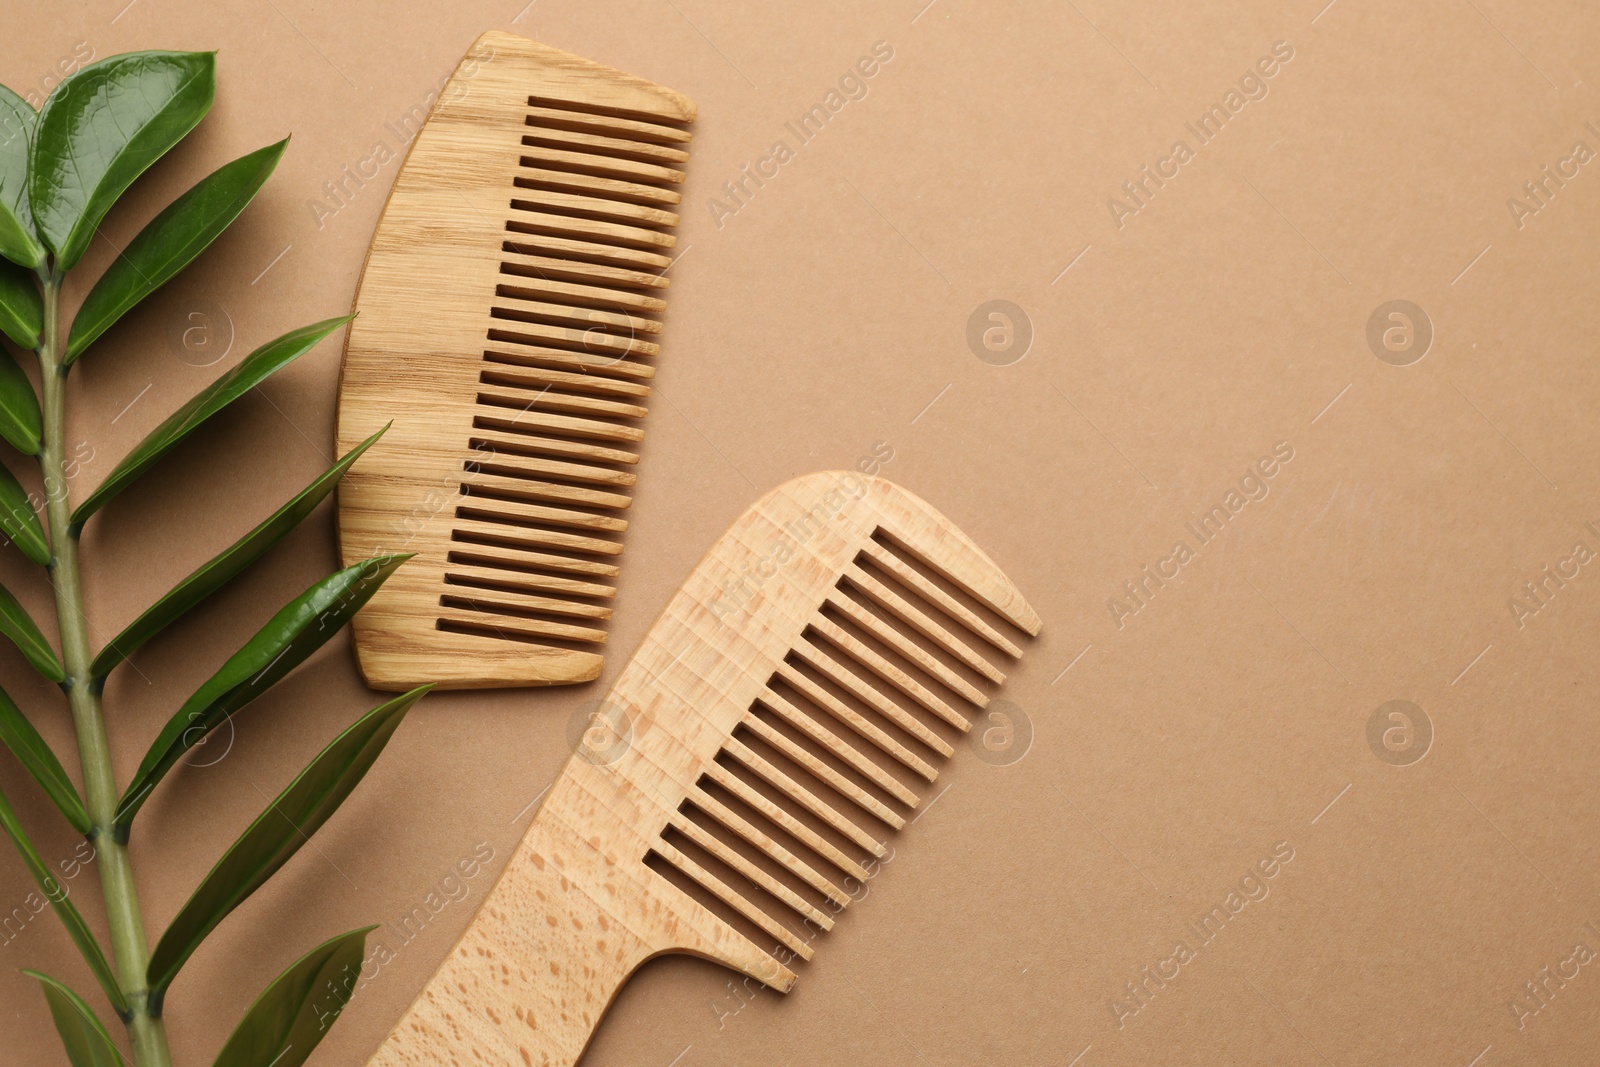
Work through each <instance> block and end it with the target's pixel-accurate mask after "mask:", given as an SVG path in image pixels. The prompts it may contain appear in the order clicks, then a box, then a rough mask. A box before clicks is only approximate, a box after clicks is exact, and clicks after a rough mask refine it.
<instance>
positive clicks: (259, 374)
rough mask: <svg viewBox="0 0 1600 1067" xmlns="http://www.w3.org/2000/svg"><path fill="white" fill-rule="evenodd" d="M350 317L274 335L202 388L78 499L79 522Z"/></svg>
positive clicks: (74, 516)
mask: <svg viewBox="0 0 1600 1067" xmlns="http://www.w3.org/2000/svg"><path fill="white" fill-rule="evenodd" d="M350 319H351V316H349V315H341V316H339V317H338V318H336V319H325V320H324V321H322V322H319V323H316V324H314V325H311V326H302V327H301V328H300V329H298V330H291V331H289V332H288V333H286V334H284V335H283V336H282V337H279V338H278V339H277V340H274V341H268V342H267V343H266V344H264V345H262V346H261V347H260V348H258V349H256V350H255V351H254V352H252V353H250V354H249V355H248V356H246V357H244V359H243V360H241V361H240V362H239V365H238V366H237V367H234V368H233V369H232V370H230V371H228V373H226V374H224V375H223V376H222V377H220V378H218V379H217V380H216V381H214V382H212V383H211V384H210V385H208V386H207V387H206V388H205V389H203V390H201V392H200V393H199V395H198V396H196V397H195V398H194V399H192V400H190V401H189V402H188V403H187V404H185V405H183V407H181V408H179V409H178V410H177V411H174V412H173V413H172V414H171V415H169V416H168V417H167V420H166V421H165V422H163V423H162V424H161V425H160V426H157V427H156V428H155V429H154V430H152V431H150V434H149V436H147V437H146V438H145V439H144V440H143V441H140V442H139V443H138V445H136V446H135V447H134V449H133V451H132V452H129V453H128V454H127V455H126V456H124V457H123V459H122V462H121V463H118V464H117V465H116V467H115V469H113V470H112V472H111V473H110V474H108V475H107V476H106V480H105V481H103V482H101V483H100V485H99V487H98V488H97V489H95V491H94V492H93V493H90V494H89V499H87V500H85V501H84V502H83V503H82V504H79V505H78V509H77V510H76V511H74V512H73V513H72V521H73V523H74V524H81V523H82V522H83V521H84V520H85V519H87V518H88V517H89V516H91V515H93V514H94V513H95V512H97V511H99V510H100V508H101V507H102V506H103V505H104V504H105V503H106V501H108V500H110V499H111V498H112V497H114V496H116V495H117V494H118V493H120V492H122V490H124V489H126V488H127V487H128V486H129V485H130V484H131V483H132V482H133V481H134V480H135V479H137V478H138V477H139V475H141V474H143V473H144V472H145V471H147V470H149V469H150V468H151V467H153V466H155V464H156V461H157V460H159V459H160V458H161V457H162V456H164V455H166V454H167V452H168V451H170V450H171V449H172V447H173V446H174V445H176V444H177V443H178V442H179V441H182V440H183V439H184V438H185V437H187V436H188V435H189V433H190V432H191V431H192V430H194V428H195V427H197V426H199V425H200V424H201V423H203V422H205V421H206V420H207V419H209V418H210V417H211V416H213V415H215V414H216V413H217V412H219V411H221V410H222V409H223V408H225V407H227V406H228V405H229V404H231V403H233V402H234V401H235V400H237V399H239V398H240V397H241V396H243V395H244V394H245V393H247V392H249V391H250V390H251V389H253V388H255V387H256V386H257V385H260V384H261V383H262V382H263V381H265V380H266V379H267V378H268V377H270V376H271V375H272V374H274V373H275V372H277V371H279V370H281V369H283V368H284V367H286V366H288V365H289V364H290V363H293V362H294V361H295V360H297V359H299V358H300V357H301V356H303V355H305V354H306V353H307V352H309V351H311V349H312V348H314V347H315V346H316V344H317V342H319V341H321V340H322V339H323V338H324V337H327V336H328V335H329V334H330V333H332V332H333V331H334V330H337V329H338V328H339V327H341V326H343V325H344V324H345V323H347V322H349V321H350Z"/></svg>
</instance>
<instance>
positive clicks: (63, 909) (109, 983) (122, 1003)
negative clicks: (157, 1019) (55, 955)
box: [0, 793, 128, 1015]
mask: <svg viewBox="0 0 1600 1067" xmlns="http://www.w3.org/2000/svg"><path fill="white" fill-rule="evenodd" d="M0 830H4V831H5V832H6V834H7V835H8V836H9V837H10V838H11V843H12V844H14V845H16V846H17V852H19V853H20V854H21V855H22V862H23V863H24V864H25V865H26V866H27V868H28V873H29V874H31V875H33V880H34V882H35V883H36V884H37V885H38V886H39V892H41V893H43V894H44V896H45V899H46V900H48V901H49V902H50V907H51V908H53V909H55V913H56V917H57V918H59V919H60V920H61V925H63V926H65V927H66V928H67V935H68V936H69V937H71V938H72V941H73V944H75V945H77V946H78V951H79V952H80V953H82V954H83V958H84V961H85V962H86V963H88V964H89V969H90V970H91V971H93V972H94V976H95V980H96V981H98V982H99V983H100V988H101V989H103V990H105V994H106V998H107V999H108V1000H110V1001H111V1005H112V1007H114V1008H116V1009H117V1013H118V1014H119V1015H126V1014H127V1012H128V1002H127V1000H126V999H125V998H124V997H123V995H122V990H121V989H120V988H119V987H118V986H117V980H116V978H115V977H114V976H113V975H112V973H111V965H110V964H109V963H107V962H106V954H105V953H104V952H102V951H100V944H99V942H97V941H96V940H95V939H94V934H92V933H90V932H89V927H88V926H87V925H86V924H85V923H84V921H83V916H82V915H79V914H78V909H77V908H76V907H74V906H73V903H72V901H71V900H69V899H67V887H66V886H64V885H62V884H61V883H60V882H58V881H56V879H55V876H54V875H52V874H51V873H50V868H48V867H46V866H45V864H44V860H42V859H40V858H39V852H38V850H37V849H35V848H34V847H33V842H31V841H29V840H28V835H27V833H26V832H24V831H23V829H22V824H21V823H19V822H17V813H16V812H14V811H12V810H11V802H10V801H8V800H7V799H6V796H5V794H4V793H0Z"/></svg>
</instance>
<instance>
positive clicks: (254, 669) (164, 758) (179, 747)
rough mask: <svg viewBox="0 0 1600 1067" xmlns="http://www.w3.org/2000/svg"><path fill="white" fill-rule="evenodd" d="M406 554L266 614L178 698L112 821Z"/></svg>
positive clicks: (332, 628) (326, 632)
mask: <svg viewBox="0 0 1600 1067" xmlns="http://www.w3.org/2000/svg"><path fill="white" fill-rule="evenodd" d="M410 558H411V557H410V556H377V557H375V558H373V559H369V560H364V561H362V562H361V563H357V564H356V565H355V566H353V567H346V568H345V569H344V570H342V571H339V572H338V573H336V574H332V575H330V576H328V577H327V578H324V579H323V580H322V581H320V582H318V583H317V584H316V585H314V586H312V587H311V588H310V589H308V590H306V591H305V592H304V593H302V594H301V595H300V596H299V597H297V598H295V599H294V600H293V601H291V602H290V603H289V604H288V606H286V607H285V608H284V609H283V610H282V611H279V612H278V614H276V615H274V616H273V617H272V620H271V621H270V622H268V623H267V624H266V625H265V626H263V627H262V628H261V630H260V631H259V632H258V633H257V634H256V635H255V636H254V637H252V638H251V639H250V640H249V641H248V642H246V643H245V646H244V647H243V648H241V649H240V650H239V651H238V652H235V653H234V654H233V656H232V657H231V658H230V659H229V660H228V662H226V663H224V664H223V665H222V667H221V669H219V670H218V671H217V673H216V674H214V675H212V676H211V678H210V679H209V680H208V681H207V682H206V683H205V684H204V685H202V686H201V687H200V688H199V689H197V690H196V691H195V694H194V696H192V697H190V698H189V699H188V700H186V701H184V704H183V707H181V708H179V709H178V711H177V713H176V714H175V715H173V716H172V718H171V719H170V720H168V722H167V725H166V726H165V727H163V728H162V730H161V734H160V736H158V737H157V738H156V740H155V743H154V744H153V745H151V746H150V751H149V752H147V753H145V757H144V762H143V763H141V764H139V769H138V771H137V772H135V774H134V776H133V780H132V781H131V782H129V783H128V789H127V792H125V793H123V795H122V801H121V803H120V804H119V805H118V809H117V820H116V824H117V826H119V827H124V828H125V827H127V826H129V825H131V824H132V823H133V817H134V816H135V815H137V814H138V812H139V809H140V808H141V807H142V806H143V805H144V802H145V800H146V799H147V798H148V797H149V795H150V792H151V791H152V790H153V789H155V787H156V785H157V784H158V783H159V782H160V781H161V779H162V778H163V777H164V776H165V775H166V773H167V771H169V770H171V769H172V765H173V764H175V763H177V762H178V760H179V759H181V758H182V757H183V754H184V753H185V752H187V751H189V749H191V748H192V747H194V746H195V745H197V744H199V743H200V741H201V740H203V739H204V738H205V736H206V734H208V733H210V732H211V731H212V730H214V729H216V728H217V727H218V726H220V725H221V724H222V723H223V722H225V721H226V720H227V719H228V717H229V716H230V715H232V714H233V713H234V712H236V711H238V710H239V709H240V708H242V707H244V706H245V705H246V704H249V703H250V702H251V701H252V700H254V699H255V698H256V697H258V696H260V695H261V694H262V693H265V692H266V691H267V690H268V689H270V688H272V686H274V685H275V684H277V682H278V680H279V679H280V678H282V677H283V676H284V675H286V674H288V673H289V672H290V671H292V670H294V669H295V668H296V667H298V666H299V665H300V664H301V663H303V662H305V660H306V658H307V657H308V656H310V655H311V653H313V652H315V651H316V650H317V649H319V648H321V647H322V646H323V645H324V644H325V643H326V642H327V641H328V639H329V638H331V637H332V636H333V635H334V634H336V633H338V632H339V631H340V630H341V629H342V628H343V627H344V624H345V623H347V622H349V621H350V617H351V616H352V615H354V614H355V613H356V612H357V611H359V610H360V609H361V607H362V605H364V604H365V603H366V602H367V601H368V600H370V599H371V598H372V594H373V593H376V592H377V591H378V587H379V586H381V585H382V584H383V583H384V582H385V581H386V580H387V579H388V577H389V575H390V574H392V573H394V569H395V568H396V567H398V566H399V565H400V564H402V563H404V562H405V561H406V560H408V559H410Z"/></svg>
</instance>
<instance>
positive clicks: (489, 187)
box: [338, 31, 694, 689]
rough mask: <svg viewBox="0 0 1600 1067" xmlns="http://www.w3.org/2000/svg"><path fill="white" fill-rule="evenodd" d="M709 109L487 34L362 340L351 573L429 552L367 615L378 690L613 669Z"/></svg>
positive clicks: (349, 351) (365, 636) (431, 127)
mask: <svg viewBox="0 0 1600 1067" xmlns="http://www.w3.org/2000/svg"><path fill="white" fill-rule="evenodd" d="M693 119H694V105H693V104H692V103H690V102H689V101H688V100H687V99H685V98H684V97H682V96H680V95H679V94H677V93H674V92H672V91H670V90H668V89H663V88H661V87H660V86H657V85H653V84H651V83H649V82H646V81H644V80H642V79H640V78H635V77H632V76H630V75H627V74H623V73H622V72H620V71H616V70H612V69H611V68H609V67H604V66H601V65H600V64H598V63H592V62H590V61H588V60H586V59H581V58H579V57H577V56H574V55H569V54H568V53H566V52H562V51H558V50H557V49H554V48H549V47H546V46H544V45H541V44H538V43H536V42H533V41H529V40H527V39H525V38H522V37H517V36H515V35H513V34H509V33H502V32H498V31H496V32H490V33H486V34H484V35H483V36H482V37H480V38H479V39H478V41H477V43H476V44H475V45H474V46H473V47H472V49H471V50H470V51H469V52H468V53H467V55H466V56H465V57H464V58H463V59H462V61H461V64H460V66H459V67H458V68H457V69H456V72H455V74H454V76H452V77H451V79H450V81H449V82H448V83H447V84H446V85H445V87H444V89H443V90H442V91H441V93H440V95H439V98H438V100H437V101H436V102H435V104H434V106H433V110H432V111H431V113H430V114H429V116H428V119H427V121H426V123H424V125H423V126H422V128H421V130H420V131H419V133H418V134H417V137H416V139H415V141H414V142H413V144H412V146H411V150H410V153H409V155H408V156H407V157H406V161H405V164H404V165H403V166H402V167H401V169H400V172H399V174H398V175H397V176H396V177H395V183H394V188H393V190H392V191H391V193H390V196H389V201H388V204H387V205H386V206H385V207H384V211H383V216H382V218H380V219H379V221H378V226H377V230H376V231H375V233H374V235H373V238H372V244H371V247H370V249H369V251H368V253H367V261H366V266H365V267H364V269H363V271H362V277H361V285H360V288H359V290H358V292H357V295H356V301H355V310H356V312H357V316H356V319H355V321H354V322H353V323H352V324H351V326H350V331H349V336H348V339H347V341H346V344H345V356H344V364H343V369H342V372H341V376H340V383H339V416H338V440H339V447H340V449H341V451H342V450H346V449H349V448H352V447H354V445H355V444H356V443H359V442H360V441H363V440H365V439H366V438H367V437H368V436H369V435H370V434H372V433H373V432H374V431H375V430H377V429H378V428H380V427H381V426H383V425H384V424H385V423H389V422H392V423H393V425H392V427H391V428H390V430H389V432H388V433H387V434H385V435H384V437H383V438H382V439H381V440H380V441H379V442H378V443H377V444H375V445H373V446H372V448H371V449H369V450H368V451H367V453H366V454H365V455H364V456H363V457H362V459H361V462H360V463H358V464H356V465H355V468H354V469H352V470H351V471H350V473H349V474H347V475H346V476H345V479H344V482H343V484H342V485H341V486H340V489H339V531H340V533H339V539H340V549H341V552H342V554H343V556H344V558H345V559H347V560H350V561H352V562H353V561H356V560H361V559H366V558H368V557H369V556H370V555H371V554H372V553H373V552H375V551H379V552H383V551H388V552H395V551H405V552H412V553H415V554H416V556H415V558H414V559H413V560H412V561H411V562H410V563H408V564H407V565H406V567H405V572H404V574H397V575H396V576H395V578H394V580H393V581H391V582H388V583H386V585H385V587H384V588H383V589H382V590H380V592H379V594H378V595H376V596H374V597H373V599H372V601H371V602H370V603H369V604H368V605H367V606H366V608H365V609H364V610H363V611H362V612H361V613H360V614H359V615H358V616H357V618H356V621H355V624H354V626H353V630H354V636H355V646H356V654H357V659H358V661H359V663H360V666H361V671H362V674H363V675H364V676H365V677H366V679H367V682H368V683H369V684H371V685H372V686H374V687H376V688H379V689H407V688H410V687H411V686H412V685H413V684H415V683H418V682H420V681H421V680H424V679H426V680H430V681H436V682H438V683H439V684H440V685H441V686H443V687H446V688H477V687H488V686H520V685H554V684H564V683H571V682H582V681H588V680H590V679H592V678H594V677H596V676H597V675H598V674H599V672H600V666H601V655H600V647H601V645H602V643H603V642H604V640H605V626H606V622H607V620H608V619H609V618H610V614H611V610H610V608H609V606H608V603H609V599H610V598H611V596H612V594H613V585H612V580H613V579H614V578H615V577H616V575H617V573H618V564H617V557H618V555H619V554H620V553H621V551H622V545H621V541H620V535H621V533H622V531H623V530H625V529H626V528H627V522H626V520H625V519H623V518H622V514H623V513H624V511H625V509H626V508H627V507H628V505H629V503H630V501H631V492H632V489H633V486H634V484H635V474H634V465H635V463H636V462H637V460H638V453H637V451H636V448H637V445H638V442H639V441H640V439H641V438H642V436H643V431H642V429H641V428H640V425H639V424H640V421H641V419H642V418H643V417H644V415H645V412H646V404H647V400H648V398H649V396H650V384H649V383H650V379H651V377H652V376H653V375H654V374H655V368H654V366H653V365H652V360H653V357H654V356H655V355H656V354H657V351H658V346H657V343H656V337H657V335H658V334H659V332H660V329H661V312H662V311H663V309H664V308H665V306H666V304H665V301H664V300H663V299H662V295H663V293H664V292H665V290H666V287H667V279H666V278H665V277H664V276H663V275H664V274H665V272H666V270H667V268H668V267H669V266H670V265H671V262H672V260H671V258H670V257H671V255H672V251H671V250H672V247H673V244H674V242H675V238H674V236H673V233H672V231H673V229H674V228H675V227H676V226H677V223H678V216H677V214H676V213H675V210H674V209H675V206H676V205H677V204H678V202H679V193H678V191H677V187H678V185H679V183H681V181H682V180H683V173H682V170H681V168H682V166H683V164H684V163H685V161H686V160H687V158H688V155H687V151H686V149H687V147H688V141H689V133H688V129H687V126H688V124H689V123H690V122H691V121H692V120H693Z"/></svg>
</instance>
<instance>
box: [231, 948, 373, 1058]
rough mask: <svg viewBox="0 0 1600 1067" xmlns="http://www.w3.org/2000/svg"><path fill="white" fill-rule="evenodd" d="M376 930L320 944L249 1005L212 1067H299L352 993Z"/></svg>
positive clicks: (330, 1025) (291, 966)
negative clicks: (369, 935)
mask: <svg viewBox="0 0 1600 1067" xmlns="http://www.w3.org/2000/svg"><path fill="white" fill-rule="evenodd" d="M376 929H377V927H375V926H368V927H364V928H362V929H360V930H351V931H350V932H349V933H348V934H340V935H339V936H338V937H335V938H333V939H332V940H330V941H325V942H323V943H322V944H320V945H318V946H317V947H316V948H314V949H312V950H311V951H310V952H307V953H306V954H305V955H304V956H301V957H300V958H299V959H298V960H296V961H295V962H294V963H293V964H292V965H290V967H289V969H288V970H286V971H284V972H283V973H282V974H280V975H279V976H278V977H277V978H275V979H274V980H273V982H272V984H271V985H269V986H267V988H266V990H265V991H264V992H263V993H262V994H261V995H260V996H259V997H257V998H256V1002H255V1003H254V1004H252V1005H250V1010H249V1011H247V1012H245V1013H244V1018H243V1019H241V1020H240V1021H239V1025H238V1027H237V1028H235V1029H234V1031H233V1035H232V1036H231V1037H229V1038H228V1043H227V1044H226V1045H223V1046H222V1051H221V1052H220V1053H218V1054H217V1059H216V1062H215V1063H214V1064H213V1065H212V1067H301V1064H303V1063H305V1062H306V1059H307V1057H309V1056H310V1055H311V1053H312V1051H313V1050H314V1049H315V1048H316V1047H317V1044H318V1043H319V1042H320V1041H321V1040H322V1039H323V1038H324V1037H326V1036H327V1034H328V1030H329V1028H331V1027H332V1026H333V1024H334V1022H335V1021H336V1020H337V1019H338V1018H339V1013H340V1012H341V1011H342V1010H344V1006H345V1004H346V1003H347V1002H348V1001H349V999H350V996H351V994H352V993H353V992H354V987H355V981H356V979H357V978H358V977H359V976H360V974H361V964H362V960H363V958H364V957H365V955H366V946H367V935H368V934H369V933H371V932H372V931H373V930H376Z"/></svg>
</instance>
